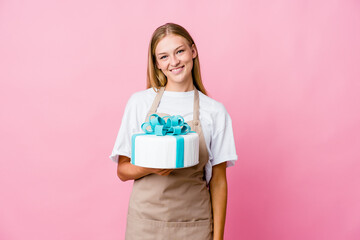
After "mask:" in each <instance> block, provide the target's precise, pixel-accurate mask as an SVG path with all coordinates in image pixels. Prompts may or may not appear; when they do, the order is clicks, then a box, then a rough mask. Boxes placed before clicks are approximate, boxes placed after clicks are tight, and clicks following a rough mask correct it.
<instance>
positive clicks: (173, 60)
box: [170, 56, 180, 67]
mask: <svg viewBox="0 0 360 240" xmlns="http://www.w3.org/2000/svg"><path fill="white" fill-rule="evenodd" d="M179 62H180V60H179V59H178V58H177V57H176V56H172V57H170V65H171V66H174V67H175V66H176V65H178V64H179Z"/></svg>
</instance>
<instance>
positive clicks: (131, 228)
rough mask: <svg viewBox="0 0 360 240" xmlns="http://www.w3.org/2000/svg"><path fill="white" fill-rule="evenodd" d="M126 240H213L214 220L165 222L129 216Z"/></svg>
mask: <svg viewBox="0 0 360 240" xmlns="http://www.w3.org/2000/svg"><path fill="white" fill-rule="evenodd" d="M125 239H126V240H185V239H196V240H212V220H198V221H194V222H165V221H157V220H150V219H139V218H136V217H133V216H131V215H128V216H127V225H126V236H125Z"/></svg>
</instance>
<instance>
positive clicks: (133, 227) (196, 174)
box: [125, 87, 213, 240]
mask: <svg viewBox="0 0 360 240" xmlns="http://www.w3.org/2000/svg"><path fill="white" fill-rule="evenodd" d="M164 89H165V88H164V87H162V88H160V89H159V91H158V93H157V95H156V97H155V100H154V102H153V104H152V106H151V109H150V111H149V113H148V114H147V116H146V119H145V121H148V120H149V119H148V118H149V116H150V115H151V114H153V113H156V110H157V107H158V106H159V103H160V100H161V97H162V95H163V93H164ZM156 114H158V115H159V116H161V117H163V116H166V115H169V114H165V113H156ZM187 123H188V124H189V125H190V127H191V130H193V131H196V132H197V133H198V134H199V164H198V165H196V166H194V167H189V168H183V169H175V170H173V171H172V172H171V173H170V175H168V176H160V175H157V174H150V175H147V176H145V177H142V178H139V179H137V180H135V181H134V185H133V190H132V193H131V196H130V201H129V209H128V216H127V226H126V236H125V239H126V240H210V239H211V240H212V236H213V227H212V226H213V225H212V224H213V221H212V209H211V200H210V194H209V190H208V188H207V186H206V180H205V174H204V167H205V164H206V163H207V161H208V159H209V155H208V151H207V148H206V143H205V139H204V135H203V132H202V129H201V125H200V121H199V93H198V91H197V90H196V88H195V90H194V112H193V120H192V121H189V122H187Z"/></svg>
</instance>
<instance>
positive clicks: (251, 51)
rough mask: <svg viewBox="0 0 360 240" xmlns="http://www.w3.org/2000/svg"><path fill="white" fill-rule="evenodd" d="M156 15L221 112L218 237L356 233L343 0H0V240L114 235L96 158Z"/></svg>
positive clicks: (112, 208) (112, 197) (347, 23)
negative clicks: (194, 64)
mask: <svg viewBox="0 0 360 240" xmlns="http://www.w3.org/2000/svg"><path fill="white" fill-rule="evenodd" d="M166 22H175V23H178V24H181V25H183V26H184V27H185V28H187V29H188V30H189V32H190V33H191V34H192V36H193V38H194V39H195V41H196V42H197V45H198V50H199V56H200V62H201V68H202V74H203V79H204V84H205V86H206V88H207V89H208V91H209V93H210V96H211V97H212V98H214V99H216V100H218V101H220V102H222V103H224V105H225V106H226V108H227V110H228V112H229V113H230V115H231V117H232V120H233V124H234V125H233V128H234V134H235V141H236V146H237V153H238V156H239V160H238V161H237V163H236V165H235V167H232V168H229V169H228V181H229V201H228V212H227V224H226V233H225V239H246V240H253V239H259V240H267V239H277V240H289V239H291V240H303V239H316V240H318V239H326V240H339V239H341V240H355V239H356V240H357V239H360V188H359V184H360V174H359V172H360V162H359V160H360V147H359V145H360V141H359V140H360V139H359V134H360V128H359V122H360V113H359V102H360V94H359V93H360V91H359V90H360V84H359V77H360V67H359V62H360V44H359V42H360V3H359V1H355V0H354V1H344V0H342V1H340V0H338V1H329V0H326V1H325V0H324V1H305V0H298V1H289V0H275V1H254V0H247V1H235V0H234V1H221V4H220V1H205V0H201V1H180V2H179V1H169V0H166V1H126V2H125V1H111V0H104V1H94V0H91V1H89V0H87V1H85V0H77V1H47V0H32V1H29V0H28V1H10V0H2V1H1V2H0V79H1V85H0V104H1V111H0V114H1V115H0V119H1V124H0V138H1V147H0V148H1V158H0V164H1V165H0V189H1V197H0V239H1V240H18V239H19V240H20V239H28V240H32V239H34V240H35V239H36V240H45V239H52V240H67V239H88V240H97V239H104V240H112V239H114V240H115V239H123V235H124V229H125V223H126V212H127V204H128V198H129V194H130V191H131V185H132V183H131V182H126V183H123V182H121V181H120V180H119V179H118V178H117V176H116V164H115V163H113V162H112V161H111V160H110V159H109V158H108V156H109V155H110V153H111V150H112V148H113V145H114V142H115V138H116V135H117V131H118V129H119V127H120V123H121V117H122V114H123V111H124V107H125V104H126V101H127V99H128V98H129V96H130V95H131V94H132V93H133V92H135V91H139V90H142V89H144V88H145V78H146V60H147V59H146V57H147V47H148V42H149V39H150V36H151V33H152V32H153V31H154V30H155V28H156V27H158V26H159V25H162V24H164V23H166Z"/></svg>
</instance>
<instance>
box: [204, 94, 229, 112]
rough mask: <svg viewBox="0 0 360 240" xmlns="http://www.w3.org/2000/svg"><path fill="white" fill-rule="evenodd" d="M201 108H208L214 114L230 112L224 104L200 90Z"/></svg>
mask: <svg viewBox="0 0 360 240" xmlns="http://www.w3.org/2000/svg"><path fill="white" fill-rule="evenodd" d="M199 97H200V109H206V110H207V111H208V112H209V114H211V115H212V116H221V115H226V114H228V113H227V111H226V108H225V106H224V104H222V103H221V102H219V101H217V100H215V99H213V98H211V97H209V96H206V95H205V94H203V93H202V92H200V91H199Z"/></svg>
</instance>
